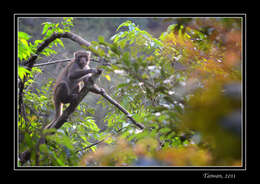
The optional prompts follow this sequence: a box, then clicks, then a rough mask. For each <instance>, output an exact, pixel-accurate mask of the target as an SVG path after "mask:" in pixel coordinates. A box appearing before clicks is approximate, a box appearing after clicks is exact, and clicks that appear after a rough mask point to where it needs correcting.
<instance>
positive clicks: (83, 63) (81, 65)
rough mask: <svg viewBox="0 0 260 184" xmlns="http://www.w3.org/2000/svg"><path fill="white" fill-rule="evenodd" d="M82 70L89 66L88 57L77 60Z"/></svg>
mask: <svg viewBox="0 0 260 184" xmlns="http://www.w3.org/2000/svg"><path fill="white" fill-rule="evenodd" d="M77 61H78V64H79V66H80V68H84V67H85V66H86V65H87V64H88V57H86V56H80V57H78V59H77Z"/></svg>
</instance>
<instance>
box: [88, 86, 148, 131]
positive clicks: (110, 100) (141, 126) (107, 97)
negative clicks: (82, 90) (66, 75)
mask: <svg viewBox="0 0 260 184" xmlns="http://www.w3.org/2000/svg"><path fill="white" fill-rule="evenodd" d="M90 91H91V92H93V93H96V94H100V95H102V96H103V97H104V98H105V99H107V100H108V101H109V102H110V103H111V104H113V105H114V106H116V107H117V108H118V109H119V110H120V111H122V112H123V113H124V114H125V115H126V116H127V118H128V119H130V120H131V121H132V123H133V124H134V125H135V126H137V127H138V128H140V129H144V125H142V124H140V123H137V122H136V121H135V120H134V119H133V117H132V115H131V114H130V113H129V112H128V111H127V110H126V109H125V108H124V107H122V106H121V105H120V104H119V103H118V102H117V101H115V100H114V99H113V98H111V97H110V96H109V95H108V94H107V93H106V91H105V90H104V89H103V88H99V87H98V86H96V85H94V86H93V88H91V89H90Z"/></svg>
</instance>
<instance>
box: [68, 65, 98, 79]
mask: <svg viewBox="0 0 260 184" xmlns="http://www.w3.org/2000/svg"><path fill="white" fill-rule="evenodd" d="M96 72H97V69H93V68H91V69H84V70H82V69H78V70H74V71H73V72H70V74H69V79H70V80H75V79H79V78H81V77H83V76H84V75H87V74H89V73H96Z"/></svg>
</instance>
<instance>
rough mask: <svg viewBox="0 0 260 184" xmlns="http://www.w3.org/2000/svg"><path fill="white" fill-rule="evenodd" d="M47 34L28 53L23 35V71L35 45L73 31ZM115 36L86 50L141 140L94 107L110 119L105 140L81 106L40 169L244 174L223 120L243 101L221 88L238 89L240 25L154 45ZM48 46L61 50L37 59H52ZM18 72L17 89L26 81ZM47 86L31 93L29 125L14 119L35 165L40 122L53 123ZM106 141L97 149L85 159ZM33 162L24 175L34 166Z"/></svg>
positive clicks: (204, 23)
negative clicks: (227, 168)
mask: <svg viewBox="0 0 260 184" xmlns="http://www.w3.org/2000/svg"><path fill="white" fill-rule="evenodd" d="M43 25H44V26H43V30H42V35H44V37H43V39H42V40H36V41H35V42H34V44H31V43H28V40H29V39H30V36H29V35H28V34H26V33H22V32H19V34H18V37H19V38H18V58H19V59H20V61H22V60H27V59H28V58H29V57H30V56H31V55H32V54H35V50H36V48H37V47H38V46H39V44H41V43H42V41H43V40H45V39H47V38H48V37H49V36H50V35H51V34H52V33H54V32H56V33H62V32H64V31H70V26H73V23H72V19H70V18H65V19H64V21H62V22H60V23H50V22H46V23H44V24H43ZM116 31H117V33H116V34H115V35H113V36H112V37H111V39H110V41H106V40H105V38H104V37H102V36H99V37H98V41H92V42H91V43H92V46H91V48H90V49H91V51H93V52H95V53H96V54H98V55H99V56H101V57H103V58H105V59H107V60H108V61H110V63H111V66H102V68H104V69H105V74H104V75H103V76H104V77H105V78H106V79H107V81H110V82H111V81H112V80H114V79H113V78H112V77H111V76H115V77H116V78H117V79H118V83H117V84H115V85H114V86H111V88H113V89H114V90H113V91H112V94H111V96H112V97H113V98H115V99H116V100H117V101H118V102H120V104H121V105H122V106H123V107H125V108H126V109H127V110H128V111H129V112H130V113H131V114H132V115H133V118H134V119H135V120H136V121H137V122H141V123H142V124H144V125H145V127H146V128H145V129H144V130H142V131H140V130H138V129H137V128H136V127H135V126H134V125H133V124H131V122H130V121H128V120H127V118H126V117H125V115H124V114H123V113H121V112H120V111H119V110H118V109H116V108H115V107H114V106H112V105H111V104H109V103H108V102H106V101H105V100H104V99H102V98H100V99H99V100H98V102H97V104H101V105H102V106H103V107H106V108H107V109H108V111H109V112H108V113H107V114H106V116H105V118H104V122H105V123H106V124H105V125H106V127H105V130H100V129H99V128H98V127H97V125H96V124H95V121H94V119H93V118H91V115H93V114H94V112H95V110H93V109H91V108H89V106H88V105H87V104H86V103H81V104H80V105H79V106H78V108H77V110H76V111H75V112H74V113H73V117H72V118H71V119H70V120H69V122H68V123H66V124H64V125H63V127H62V128H60V129H59V130H58V131H56V132H55V134H53V135H52V136H49V137H48V144H43V145H41V146H40V147H39V150H40V157H39V158H38V160H39V162H40V163H39V164H40V165H59V166H69V165H83V166H93V165H94V166H96V165H109V166H127V165H138V166H140V165H174V166H178V165H180V166H190V165H192V166H206V165H233V164H240V161H241V160H240V157H241V153H240V152H241V149H240V147H241V142H240V136H238V135H235V134H234V132H232V131H229V130H228V129H225V126H223V123H221V122H222V121H221V119H223V118H225V117H226V116H228V115H229V114H230V113H232V112H233V111H236V110H237V109H240V108H241V102H240V98H239V99H235V100H234V99H233V98H230V97H229V96H225V95H224V94H223V89H224V87H225V86H226V85H230V84H233V83H238V84H240V83H241V68H240V67H241V66H240V65H241V60H242V58H241V31H240V22H239V21H237V19H235V18H230V19H225V20H224V19H208V18H205V19H200V18H196V19H191V20H190V19H189V20H187V22H186V23H185V25H181V24H172V25H170V26H169V27H168V28H167V30H166V31H165V32H163V33H161V35H160V36H159V37H158V38H155V37H154V36H152V35H151V34H150V33H148V32H147V31H145V30H141V29H140V28H139V26H137V25H135V24H134V23H133V22H131V21H125V22H123V23H122V24H120V25H119V26H118V27H117V29H116ZM54 45H55V46H58V45H61V46H63V47H64V45H63V43H62V41H61V40H59V39H56V40H55V41H54V42H52V44H51V45H50V46H49V47H48V48H46V49H45V50H44V51H43V52H42V53H41V54H43V55H45V56H47V55H49V54H55V50H52V47H53V46H54ZM19 67H20V69H19V77H20V78H21V79H22V78H23V76H24V75H25V74H26V73H29V74H30V71H28V70H26V69H25V68H23V67H22V66H19ZM31 76H32V78H33V75H31ZM30 82H31V83H32V82H33V81H32V80H31V81H30ZM30 82H29V80H28V82H27V83H28V86H30ZM111 85H112V84H111ZM50 86H51V80H50V81H49V83H47V84H46V85H45V86H43V87H42V88H41V89H39V90H38V89H36V91H37V92H35V91H34V92H33V90H31V89H30V90H27V91H26V93H25V96H24V99H25V100H24V103H25V105H26V110H27V112H26V114H27V116H26V117H27V120H26V119H24V118H23V117H22V116H20V115H19V122H18V125H19V130H20V131H21V134H22V135H24V139H22V142H21V144H20V148H21V151H23V150H25V149H26V148H28V147H29V148H32V149H34V150H35V152H34V155H35V158H36V155H37V154H36V153H37V151H36V150H37V145H36V142H37V141H36V140H37V139H39V136H40V135H41V134H42V131H41V127H42V125H44V124H46V123H47V122H46V120H47V118H41V115H40V114H45V115H47V114H49V113H50V111H51V108H52V107H53V106H52V103H51V101H50V98H51V94H50V93H49V92H50V91H51V90H50ZM86 114H87V115H90V116H86ZM238 126H241V125H238ZM103 139H104V140H105V141H101V142H103V143H102V144H100V145H94V146H91V147H89V148H88V149H85V148H86V147H88V146H89V145H91V144H92V143H94V142H95V141H99V140H103ZM223 139H224V140H225V141H224V142H223ZM229 145H233V146H232V147H230V146H229ZM36 160H37V159H35V160H34V161H31V163H30V165H35V164H36Z"/></svg>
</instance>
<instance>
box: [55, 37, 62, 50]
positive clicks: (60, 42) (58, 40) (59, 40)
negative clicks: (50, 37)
mask: <svg viewBox="0 0 260 184" xmlns="http://www.w3.org/2000/svg"><path fill="white" fill-rule="evenodd" d="M56 41H57V42H58V43H59V44H60V45H61V46H62V47H63V48H64V45H63V42H62V41H61V39H59V38H57V39H56Z"/></svg>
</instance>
